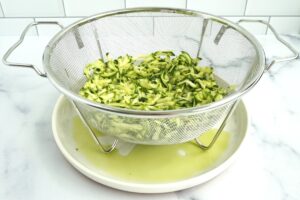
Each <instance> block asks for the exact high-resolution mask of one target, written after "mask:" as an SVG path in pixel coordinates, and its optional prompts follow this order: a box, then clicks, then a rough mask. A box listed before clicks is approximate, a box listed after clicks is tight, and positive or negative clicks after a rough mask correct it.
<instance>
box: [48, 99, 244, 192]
mask: <svg viewBox="0 0 300 200" xmlns="http://www.w3.org/2000/svg"><path fill="white" fill-rule="evenodd" d="M76 118H78V116H77V114H76V112H75V111H74V109H73V107H72V105H71V104H70V103H69V101H68V100H67V99H66V98H64V97H60V98H59V99H58V101H57V103H56V106H55V108H54V112H53V115H52V129H53V135H54V138H55V141H56V143H57V145H58V147H59V149H60V151H61V152H62V154H63V155H64V156H65V158H66V159H67V160H68V161H69V162H70V163H71V164H72V165H73V166H74V167H75V168H76V169H77V170H78V171H80V172H81V173H82V174H84V175H86V176H87V177H89V178H91V179H93V180H94V181H96V182H98V183H101V184H103V185H106V186H109V187H112V188H116V189H120V190H124V191H129V192H137V193H164V192H172V191H178V190H182V189H186V188H190V187H193V186H195V185H199V184H201V183H204V182H206V181H208V180H210V179H212V178H214V177H215V176H217V175H218V174H220V173H221V172H222V171H224V170H225V169H226V168H227V167H228V166H229V165H230V164H231V163H232V161H233V160H234V159H235V158H236V156H237V154H238V152H239V149H240V147H241V144H242V142H243V140H244V139H245V136H246V133H247V127H248V123H249V122H248V116H247V111H246V109H245V106H244V104H243V103H242V102H240V103H239V105H238V106H237V109H236V110H235V112H234V113H233V115H232V116H231V118H230V119H229V121H228V124H227V125H226V127H225V130H226V133H222V134H223V135H224V134H225V135H227V136H226V137H227V138H228V140H226V146H224V145H223V147H222V148H224V151H222V153H220V154H216V155H218V156H217V157H215V158H214V159H210V157H209V155H210V154H209V153H208V152H203V150H201V149H198V147H197V149H196V151H195V148H196V146H195V145H194V146H193V147H191V145H193V144H192V143H188V144H185V145H184V144H182V145H181V146H180V145H178V152H179V153H180V154H181V156H182V155H184V156H185V157H184V158H182V159H183V162H184V161H185V159H187V160H189V161H191V160H193V159H198V160H199V159H200V160H201V158H203V159H205V160H207V162H208V161H209V160H210V161H211V163H210V165H209V166H206V168H204V169H200V168H199V171H197V173H195V174H193V176H189V177H187V178H179V179H178V180H171V179H170V180H168V179H167V178H166V179H164V180H163V181H160V180H157V181H156V180H151V181H149V180H146V179H145V180H146V181H144V180H142V179H141V180H137V179H134V180H131V179H130V178H129V179H127V178H124V177H122V176H121V175H119V173H112V172H111V171H109V170H107V167H106V168H105V167H102V166H100V165H99V164H97V163H96V164H95V162H93V160H91V158H89V157H88V156H87V155H88V154H86V153H84V152H87V151H94V150H93V149H91V148H92V146H95V145H85V146H82V144H80V145H81V146H80V145H79V143H80V142H79V141H78V140H76V139H75V138H76V136H75V135H76V134H75V132H76V131H77V132H78V130H77V129H76V128H75V129H74V124H75V123H80V124H81V122H80V121H79V120H77V121H76V120H75V119H76ZM81 132H82V133H81ZM77 134H78V133H77ZM80 134H84V135H83V136H84V137H87V139H88V138H89V137H90V135H88V134H87V133H86V130H84V131H82V130H81V131H80ZM224 138H225V136H224ZM80 141H81V140H80ZM224 141H225V139H224ZM217 142H219V141H217ZM224 144H225V143H224ZM78 145H79V146H80V148H79V147H78ZM187 145H189V147H188V148H189V149H191V148H193V153H189V151H188V150H187V151H186V152H187V153H185V152H184V148H185V147H186V146H187ZM220 145H222V144H221V141H220ZM136 147H137V146H136ZM78 148H79V149H78ZM134 148H135V147H134ZM143 148H144V147H140V148H139V149H142V150H143ZM145 148H147V149H148V153H149V149H150V150H151V148H152V147H151V148H149V146H148V147H147V146H146V147H145ZM153 148H156V150H157V148H161V147H157V146H153ZM166 148H167V147H166V146H165V147H164V149H166ZM174 148H175V147H174ZM176 148H177V147H176ZM176 148H175V149H176ZM212 148H219V147H218V144H216V145H215V146H213V147H212ZM220 148H221V147H220ZM182 149H183V150H182ZM95 151H97V155H98V153H99V158H100V157H103V158H105V159H107V158H106V157H109V156H110V155H107V154H104V153H102V152H100V150H99V149H97V150H95ZM120 151H121V150H120ZM120 151H119V150H116V151H115V152H114V153H115V155H116V154H119V153H118V152H120ZM145 151H146V150H145ZM211 151H213V150H211ZM156 152H157V151H156ZM172 152H173V151H172ZM198 152H199V154H198ZM100 154H101V155H100ZM129 154H130V153H129ZM151 155H152V154H151ZM151 155H150V156H151ZM117 156H118V157H121V155H117ZM123 156H124V155H123ZM148 156H149V154H148ZM153 156H157V155H155V151H153ZM125 157H126V156H125ZM125 157H124V158H125ZM173 157H174V156H173V155H170V157H169V158H170V160H171V161H170V162H167V161H164V160H162V161H161V162H157V163H155V166H156V167H155V170H156V172H157V171H158V170H160V167H161V170H163V166H162V165H170V164H169V163H172V162H173V160H172V159H175V161H174V162H173V163H175V165H176V162H177V164H178V159H179V158H173ZM124 158H123V157H122V159H124ZM109 159H113V158H110V157H109ZM125 159H126V158H125ZM149 159H150V158H149V157H148V158H143V160H141V162H139V163H144V161H146V160H149ZM151 159H152V158H151ZM151 159H150V160H151ZM202 161H203V160H202ZM126 163H127V162H124V164H123V163H122V168H123V169H125V170H133V169H132V166H131V167H130V166H126ZM100 164H101V163H100ZM191 164H192V163H191ZM196 164H199V163H198V162H197V163H196ZM141 165H142V164H141ZM175 165H174V167H175ZM184 166H188V165H186V164H185V165H184ZM137 169H138V168H137ZM169 169H170V168H169ZM125 170H122V171H125ZM155 170H154V171H155ZM186 171H188V170H186ZM186 171H184V173H185V172H186ZM136 172H137V173H139V172H138V171H136ZM124 173H125V172H124ZM126 173H127V172H126ZM128 173H131V172H128ZM191 173H192V172H191ZM178 174H179V171H178ZM147 175H148V174H147ZM147 177H148V179H149V177H150V178H151V171H149V175H148V176H147ZM154 177H155V176H154Z"/></svg>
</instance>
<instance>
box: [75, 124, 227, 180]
mask: <svg viewBox="0 0 300 200" xmlns="http://www.w3.org/2000/svg"><path fill="white" fill-rule="evenodd" d="M215 131H216V130H211V131H208V132H207V133H204V134H202V135H201V137H200V138H201V141H202V142H203V143H208V142H209V141H210V139H211V137H212V136H213V134H214V133H215ZM73 134H74V139H75V143H76V147H77V151H78V152H80V153H81V154H82V155H83V156H84V158H85V159H86V160H87V161H88V162H89V163H90V164H92V165H93V166H94V167H96V168H99V170H101V171H102V172H105V173H107V174H109V175H111V176H113V177H116V178H118V179H123V180H127V181H136V182H148V183H155V182H160V183H162V182H172V181H178V180H182V179H186V178H189V177H193V176H195V175H198V174H200V173H202V172H205V171H206V170H208V169H210V168H211V167H213V166H215V165H217V163H218V162H220V159H222V155H224V154H225V152H226V149H227V147H228V143H229V139H230V134H229V133H228V132H225V131H224V132H222V133H221V135H220V137H219V138H218V140H217V141H216V143H215V144H214V146H213V147H212V148H211V149H209V150H207V151H204V150H201V149H200V148H199V147H198V146H197V145H196V144H195V143H194V142H186V143H183V144H176V145H160V146H150V145H135V146H134V148H133V149H132V150H131V151H130V153H129V154H128V155H125V156H124V155H121V154H120V153H119V151H118V150H115V151H113V152H111V153H102V152H101V150H100V148H99V147H98V146H97V145H96V144H95V142H94V140H93V139H92V137H91V136H90V134H89V133H88V131H87V130H86V128H85V127H84V125H83V124H82V123H81V121H80V119H79V118H75V119H74V121H73Z"/></svg>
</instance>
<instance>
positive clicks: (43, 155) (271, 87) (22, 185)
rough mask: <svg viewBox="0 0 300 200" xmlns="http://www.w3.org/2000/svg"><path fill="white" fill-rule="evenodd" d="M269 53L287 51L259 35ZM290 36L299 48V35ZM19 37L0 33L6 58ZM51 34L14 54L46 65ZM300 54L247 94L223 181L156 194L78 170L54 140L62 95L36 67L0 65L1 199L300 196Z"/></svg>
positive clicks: (182, 199)
mask: <svg viewBox="0 0 300 200" xmlns="http://www.w3.org/2000/svg"><path fill="white" fill-rule="evenodd" d="M258 38H259V40H260V42H261V43H262V44H263V46H264V47H265V49H266V52H267V56H273V55H283V54H285V53H287V52H286V51H285V50H284V48H282V46H281V45H280V44H278V42H276V41H275V40H274V39H273V38H272V37H271V36H258ZM284 39H286V40H287V41H289V42H290V43H292V44H293V45H294V46H295V47H296V48H297V50H298V51H300V35H285V36H284ZM16 40H17V38H16V37H0V55H1V57H2V55H3V53H4V51H5V50H6V49H7V48H8V47H9V46H10V45H11V44H12V43H13V42H15V41H16ZM46 41H47V38H39V39H37V38H36V37H29V38H27V39H26V41H25V43H24V45H22V47H21V48H19V49H18V50H17V51H16V52H15V54H14V55H13V56H12V57H11V58H12V59H14V60H17V61H26V62H29V63H36V64H37V65H39V66H41V58H42V52H43V46H44V45H45V44H46ZM299 76H300V59H298V60H296V61H292V62H287V63H282V64H276V65H275V66H274V67H273V68H272V69H271V70H270V71H269V72H267V73H265V74H264V75H263V77H262V79H261V80H260V82H259V83H258V84H257V86H256V87H255V88H254V89H253V90H252V91H251V92H250V93H248V94H246V95H245V97H244V98H243V100H244V102H245V104H246V107H247V109H248V111H249V115H250V119H251V126H250V127H249V132H248V133H249V134H248V138H247V139H246V141H245V148H244V149H243V151H242V152H241V156H240V157H239V158H238V160H236V162H234V164H233V165H232V166H231V167H230V168H229V169H228V170H226V171H225V172H224V173H223V174H221V175H220V176H218V177H217V178H215V179H213V180H211V181H209V182H207V183H205V184H202V185H200V186H196V187H193V188H191V189H187V190H183V191H179V192H174V193H167V194H157V195H144V194H134V193H127V192H122V191H118V190H114V189H111V188H108V187H105V186H103V185H100V184H97V183H95V182H93V181H91V180H90V179H88V178H86V177H85V176H83V175H81V174H80V173H79V172H78V171H77V170H75V169H74V168H73V167H72V166H71V165H70V164H69V163H68V162H67V161H66V160H65V159H64V157H63V156H62V154H61V153H60V151H59V149H58V148H57V146H56V144H55V141H54V139H53V137H52V131H51V114H52V110H53V107H54V104H55V102H56V100H57V98H58V96H59V93H58V92H57V91H56V89H55V88H54V87H53V86H52V85H51V84H50V83H49V81H48V80H47V79H45V78H41V77H39V76H37V75H36V74H35V73H34V71H33V70H29V69H28V70H27V69H22V68H10V67H7V66H5V65H3V64H2V63H0V125H1V126H0V127H1V128H0V199H3V200H4V199H5V200H12V199H30V200H35V199H36V200H38V199H44V200H45V199H56V200H58V199H72V200H77V199H78V200H79V199H80V200H81V199H85V200H92V199H123V200H126V199H151V200H155V199H160V200H161V199H166V200H176V199H180V200H185V199H190V200H197V199H205V200H214V199H215V200H217V199H231V200H239V199H243V200H247V199H249V200H253V199H256V200H257V199H264V200H266V199H272V200H277V199H278V200H279V199H285V200H294V199H300V189H299V188H300V135H299V134H300V106H299V103H300V93H299V89H297V88H298V87H299V85H300V78H299Z"/></svg>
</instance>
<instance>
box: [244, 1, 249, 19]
mask: <svg viewBox="0 0 300 200" xmlns="http://www.w3.org/2000/svg"><path fill="white" fill-rule="evenodd" d="M247 5H248V0H246V3H245V8H244V16H245V15H246V10H247Z"/></svg>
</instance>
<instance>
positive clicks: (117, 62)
mask: <svg viewBox="0 0 300 200" xmlns="http://www.w3.org/2000/svg"><path fill="white" fill-rule="evenodd" d="M199 60H200V59H199V58H192V57H191V56H190V55H189V54H188V53H187V52H184V51H182V52H181V53H180V54H179V55H178V56H176V55H175V54H174V53H173V52H172V51H156V52H154V53H151V54H148V55H142V56H139V57H136V58H134V57H132V56H130V55H124V56H120V57H118V58H117V59H112V58H111V57H110V56H109V54H106V61H104V60H103V59H99V60H97V61H95V62H93V63H90V64H88V65H87V66H86V67H85V69H84V75H85V77H86V79H87V81H86V83H85V84H84V86H83V87H82V88H81V89H80V92H79V94H80V95H81V96H83V97H85V98H87V99H89V100H92V101H96V102H99V103H103V104H107V105H110V106H116V107H121V108H128V109H134V110H174V109H180V108H189V107H194V106H199V105H203V104H208V103H211V102H214V101H218V100H220V99H222V98H223V97H224V96H225V95H227V94H228V93H229V90H230V89H229V88H223V87H220V86H219V85H218V84H217V82H216V79H215V77H214V74H213V68H212V67H208V66H199V65H198V63H199Z"/></svg>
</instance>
